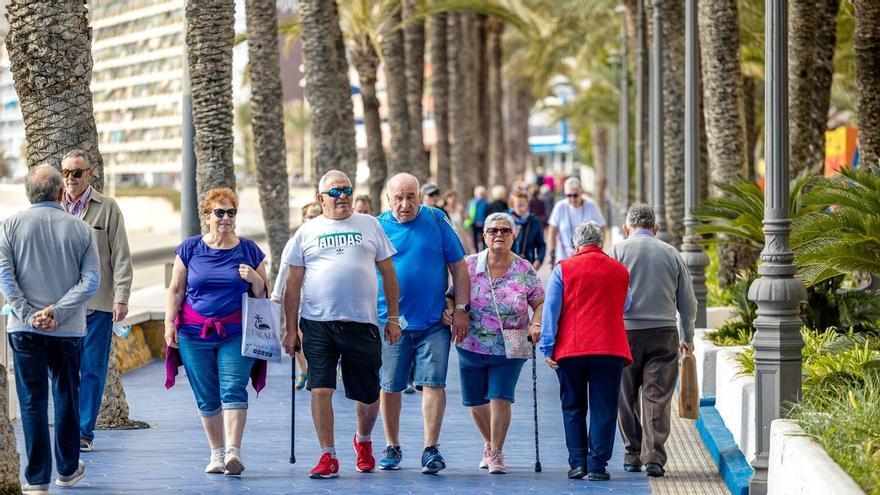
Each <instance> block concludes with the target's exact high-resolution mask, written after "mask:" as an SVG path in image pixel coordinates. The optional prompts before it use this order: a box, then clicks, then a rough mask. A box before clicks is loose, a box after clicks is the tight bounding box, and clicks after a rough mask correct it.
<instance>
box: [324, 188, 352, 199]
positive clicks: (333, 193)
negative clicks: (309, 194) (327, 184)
mask: <svg viewBox="0 0 880 495" xmlns="http://www.w3.org/2000/svg"><path fill="white" fill-rule="evenodd" d="M352 193H354V189H352V188H351V187H334V188H333V189H330V190H329V191H326V192H322V193H321V194H327V195H329V196H330V197H331V198H338V197H340V196H342V195H343V194H344V195H345V196H346V197H349V198H350V197H351V195H352Z"/></svg>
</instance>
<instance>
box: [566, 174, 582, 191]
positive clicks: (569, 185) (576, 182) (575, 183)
mask: <svg viewBox="0 0 880 495" xmlns="http://www.w3.org/2000/svg"><path fill="white" fill-rule="evenodd" d="M562 188H563V190H565V191H570V190H572V189H578V190H580V191H583V187H581V180H580V179H578V178H577V177H569V178H568V179H565V184H564V185H563V186H562Z"/></svg>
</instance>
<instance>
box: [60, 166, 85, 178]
mask: <svg viewBox="0 0 880 495" xmlns="http://www.w3.org/2000/svg"><path fill="white" fill-rule="evenodd" d="M89 170H91V168H77V169H67V168H62V169H61V177H64V178H65V179H66V178H68V177H70V176H71V175H72V176H73V178H74V179H80V178H82V176H83V174H84V173H86V172H87V171H89Z"/></svg>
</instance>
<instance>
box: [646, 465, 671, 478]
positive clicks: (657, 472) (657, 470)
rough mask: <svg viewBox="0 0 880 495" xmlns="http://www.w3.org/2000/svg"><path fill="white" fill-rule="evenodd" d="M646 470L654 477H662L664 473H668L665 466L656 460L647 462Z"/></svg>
mask: <svg viewBox="0 0 880 495" xmlns="http://www.w3.org/2000/svg"><path fill="white" fill-rule="evenodd" d="M645 472H646V473H647V474H648V476H651V477H653V478H661V477H663V475H664V474H666V471H665V470H664V469H663V466H661V465H660V464H657V463H656V462H649V463H647V464H645Z"/></svg>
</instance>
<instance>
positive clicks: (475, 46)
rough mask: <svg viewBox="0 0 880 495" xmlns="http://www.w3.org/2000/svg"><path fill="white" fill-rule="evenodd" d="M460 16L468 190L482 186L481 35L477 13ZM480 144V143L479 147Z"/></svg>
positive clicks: (463, 166)
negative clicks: (479, 151)
mask: <svg viewBox="0 0 880 495" xmlns="http://www.w3.org/2000/svg"><path fill="white" fill-rule="evenodd" d="M460 15H461V33H462V34H461V37H462V40H463V42H464V43H465V45H463V49H461V50H459V52H458V54H459V57H461V64H462V71H463V72H464V92H463V97H464V100H465V106H464V116H465V119H464V126H465V133H464V143H462V144H463V151H464V161H463V162H461V167H460V168H459V173H461V174H462V175H463V176H464V180H466V181H467V184H468V187H467V189H471V188H472V187H473V186H476V185H478V184H480V180H479V179H480V170H479V169H480V168H481V166H482V164H480V163H479V162H478V161H477V156H478V155H477V147H478V136H480V124H479V122H480V86H479V84H480V68H479V54H480V48H479V43H480V39H479V38H480V33H479V20H478V18H477V15H476V14H474V13H468V12H464V13H462V14H460ZM480 144H481V143H480ZM483 185H485V184H483Z"/></svg>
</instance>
